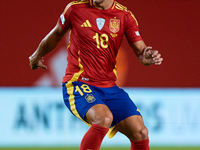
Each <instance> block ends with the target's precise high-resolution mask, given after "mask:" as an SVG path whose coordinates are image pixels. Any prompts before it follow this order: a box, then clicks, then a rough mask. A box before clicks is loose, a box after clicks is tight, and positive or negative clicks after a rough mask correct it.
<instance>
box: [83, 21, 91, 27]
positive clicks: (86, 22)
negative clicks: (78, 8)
mask: <svg viewBox="0 0 200 150" xmlns="http://www.w3.org/2000/svg"><path fill="white" fill-rule="evenodd" d="M81 27H92V26H91V24H90V22H89V20H86V21H85V22H84V23H83V24H82V25H81Z"/></svg>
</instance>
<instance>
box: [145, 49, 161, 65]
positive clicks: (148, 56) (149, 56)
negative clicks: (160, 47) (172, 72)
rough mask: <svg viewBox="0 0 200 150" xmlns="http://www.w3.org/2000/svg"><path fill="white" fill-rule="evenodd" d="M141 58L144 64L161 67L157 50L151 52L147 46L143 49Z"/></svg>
mask: <svg viewBox="0 0 200 150" xmlns="http://www.w3.org/2000/svg"><path fill="white" fill-rule="evenodd" d="M143 58H144V59H145V62H146V64H148V65H150V64H155V65H161V63H162V61H163V58H162V57H161V54H159V52H158V51H157V50H152V47H150V46H148V47H147V48H145V50H144V53H143Z"/></svg>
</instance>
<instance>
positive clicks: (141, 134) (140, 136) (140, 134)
mask: <svg viewBox="0 0 200 150" xmlns="http://www.w3.org/2000/svg"><path fill="white" fill-rule="evenodd" d="M147 138H148V129H147V128H146V127H145V126H144V127H142V128H141V129H139V130H138V131H137V132H136V133H135V134H134V139H135V141H142V140H146V139H147Z"/></svg>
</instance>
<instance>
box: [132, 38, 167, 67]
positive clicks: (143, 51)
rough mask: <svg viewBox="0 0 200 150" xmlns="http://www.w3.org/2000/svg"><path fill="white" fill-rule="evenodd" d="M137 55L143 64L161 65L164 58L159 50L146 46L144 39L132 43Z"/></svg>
mask: <svg viewBox="0 0 200 150" xmlns="http://www.w3.org/2000/svg"><path fill="white" fill-rule="evenodd" d="M131 48H132V49H133V51H134V53H135V55H136V56H137V57H138V59H139V61H140V62H141V63H142V64H143V65H146V66H148V65H151V64H155V65H161V63H162V61H163V58H162V57H161V54H160V53H159V52H158V51H157V50H152V47H150V46H148V47H147V46H146V44H145V43H144V41H142V40H141V41H137V42H135V43H133V44H132V45H131Z"/></svg>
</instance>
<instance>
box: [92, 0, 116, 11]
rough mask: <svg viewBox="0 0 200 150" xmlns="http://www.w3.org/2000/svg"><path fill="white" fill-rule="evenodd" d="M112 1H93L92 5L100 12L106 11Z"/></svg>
mask: <svg viewBox="0 0 200 150" xmlns="http://www.w3.org/2000/svg"><path fill="white" fill-rule="evenodd" d="M113 3H114V0H93V5H94V6H95V7H96V8H97V9H100V10H106V9H109V8H110V7H112V5H113Z"/></svg>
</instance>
